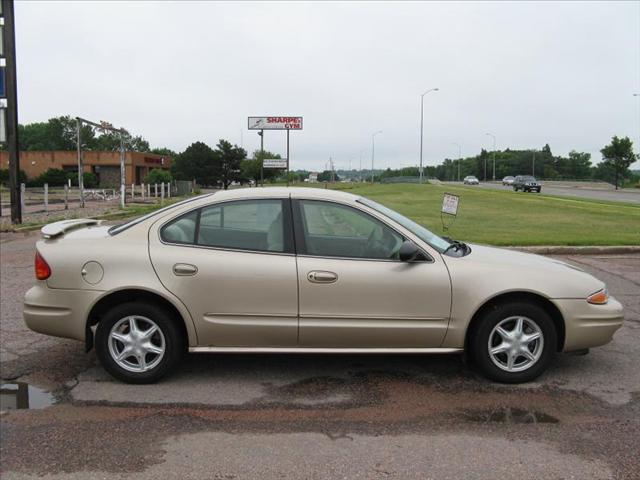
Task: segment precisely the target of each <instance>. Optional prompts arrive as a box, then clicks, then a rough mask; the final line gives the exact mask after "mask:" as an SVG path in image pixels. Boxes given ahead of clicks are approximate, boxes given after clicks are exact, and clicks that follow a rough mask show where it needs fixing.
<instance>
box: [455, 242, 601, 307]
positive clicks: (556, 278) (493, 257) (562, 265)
mask: <svg viewBox="0 0 640 480" xmlns="http://www.w3.org/2000/svg"><path fill="white" fill-rule="evenodd" d="M469 246H470V247H471V253H470V254H469V255H467V256H466V257H458V258H454V257H446V256H445V257H443V258H444V259H445V262H446V263H447V266H448V267H449V269H450V272H451V278H452V281H453V282H455V277H456V275H461V276H463V277H473V278H475V279H476V280H475V281H480V282H491V283H492V284H494V285H495V286H496V287H497V288H499V289H500V290H502V291H516V290H522V291H532V292H539V293H542V294H544V295H545V296H547V297H548V298H586V297H587V296H589V295H591V294H592V293H594V292H597V291H598V290H600V289H602V288H605V284H604V283H603V282H602V281H600V280H598V279H597V278H595V277H594V276H592V275H591V274H589V273H587V272H585V271H583V270H582V269H580V268H578V267H574V266H573V265H569V264H567V263H566V262H562V261H559V260H556V259H554V258H549V257H545V256H542V255H535V254H532V253H525V252H519V251H516V250H508V249H504V248H497V247H489V246H486V245H475V244H470V245H469Z"/></svg>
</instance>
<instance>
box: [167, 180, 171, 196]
mask: <svg viewBox="0 0 640 480" xmlns="http://www.w3.org/2000/svg"><path fill="white" fill-rule="evenodd" d="M167 198H171V182H167Z"/></svg>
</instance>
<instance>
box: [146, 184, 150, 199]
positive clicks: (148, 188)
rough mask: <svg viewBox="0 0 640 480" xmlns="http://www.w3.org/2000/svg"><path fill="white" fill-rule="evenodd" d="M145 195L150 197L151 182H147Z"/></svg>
mask: <svg viewBox="0 0 640 480" xmlns="http://www.w3.org/2000/svg"><path fill="white" fill-rule="evenodd" d="M147 197H149V198H151V184H150V183H147Z"/></svg>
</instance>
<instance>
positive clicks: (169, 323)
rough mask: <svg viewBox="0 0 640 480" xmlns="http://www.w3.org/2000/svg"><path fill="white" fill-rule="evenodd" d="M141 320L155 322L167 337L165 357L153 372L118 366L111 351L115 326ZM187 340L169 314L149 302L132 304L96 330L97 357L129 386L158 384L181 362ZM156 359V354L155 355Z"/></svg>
mask: <svg viewBox="0 0 640 480" xmlns="http://www.w3.org/2000/svg"><path fill="white" fill-rule="evenodd" d="M134 315H135V316H141V317H146V318H148V319H150V320H152V321H153V322H154V323H155V324H156V326H157V327H158V328H159V330H160V331H161V332H162V335H163V336H164V354H163V356H162V358H161V360H160V361H159V362H158V364H157V365H155V366H154V367H153V368H151V369H149V370H147V371H144V372H133V371H129V370H126V369H125V368H123V367H121V366H120V365H118V363H117V362H116V361H115V359H114V358H113V357H112V355H111V353H110V350H109V335H110V333H111V329H112V328H113V326H114V325H115V324H116V323H117V322H119V321H120V320H122V319H123V318H126V317H130V316H134ZM184 342H185V339H184V338H183V335H182V333H181V330H180V329H179V328H178V325H177V323H176V320H175V319H174V318H173V317H172V315H170V314H169V313H167V312H166V311H165V310H163V309H161V308H159V307H157V306H155V305H151V304H149V303H145V302H128V303H123V304H121V305H117V306H115V307H113V308H112V309H111V310H109V311H108V312H107V313H106V314H105V315H104V317H103V318H102V319H101V320H100V323H99V324H98V328H97V330H96V338H95V347H96V354H97V355H98V359H99V360H100V363H101V364H102V366H103V367H104V369H105V370H106V371H107V372H109V373H110V374H111V375H112V376H113V377H115V378H117V379H118V380H121V381H123V382H127V383H137V384H144V383H154V382H157V381H158V380H159V379H160V378H162V377H163V376H165V375H166V374H167V373H168V372H169V371H170V370H171V369H172V368H173V367H175V366H176V365H177V364H178V362H179V361H180V360H181V358H182V355H183V353H184V350H185V348H184V345H185V343H184ZM152 355H153V354H152Z"/></svg>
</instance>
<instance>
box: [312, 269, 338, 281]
mask: <svg viewBox="0 0 640 480" xmlns="http://www.w3.org/2000/svg"><path fill="white" fill-rule="evenodd" d="M307 280H309V281H310V282H311V283H334V282H335V281H337V280H338V274H337V273H333V272H327V271H324V270H313V271H311V272H309V273H308V274H307Z"/></svg>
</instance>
